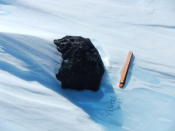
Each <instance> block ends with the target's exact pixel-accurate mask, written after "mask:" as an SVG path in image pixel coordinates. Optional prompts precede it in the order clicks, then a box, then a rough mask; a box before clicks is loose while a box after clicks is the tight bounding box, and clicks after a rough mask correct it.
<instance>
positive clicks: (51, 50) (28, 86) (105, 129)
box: [0, 0, 175, 131]
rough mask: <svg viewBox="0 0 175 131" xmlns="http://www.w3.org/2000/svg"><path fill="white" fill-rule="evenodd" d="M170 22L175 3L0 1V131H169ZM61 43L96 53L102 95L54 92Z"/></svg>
mask: <svg viewBox="0 0 175 131" xmlns="http://www.w3.org/2000/svg"><path fill="white" fill-rule="evenodd" d="M174 16H175V1H174V0H74V1H73V0H0V32H1V33H0V55H1V57H0V118H1V119H0V131H175V110H174V109H175V85H174V83H175V58H174V57H175V37H174V36H175V17H174ZM64 35H82V36H84V37H89V38H91V40H92V42H93V43H94V45H95V46H96V47H97V49H98V50H99V52H100V54H101V56H102V59H103V61H104V63H105V66H106V70H107V71H106V73H105V75H104V78H103V81H102V84H101V90H100V91H98V92H95V93H94V92H91V91H81V92H78V91H72V90H63V89H61V88H60V82H59V81H57V80H56V78H55V73H56V72H57V71H58V69H59V66H60V64H61V61H62V59H61V54H59V53H58V52H57V50H56V48H55V45H54V44H53V42H52V41H53V39H54V38H61V37H63V36H64ZM129 50H132V51H133V52H134V56H135V57H134V59H133V61H132V67H131V69H130V71H129V76H128V80H127V83H126V87H125V88H124V89H119V88H118V87H117V83H118V81H119V79H120V72H121V70H122V65H123V63H124V60H125V58H126V56H127V52H128V51H129Z"/></svg>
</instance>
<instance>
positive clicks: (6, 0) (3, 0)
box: [0, 0, 15, 5]
mask: <svg viewBox="0 0 175 131" xmlns="http://www.w3.org/2000/svg"><path fill="white" fill-rule="evenodd" d="M14 2H15V0H0V4H2V5H10V4H12V3H14Z"/></svg>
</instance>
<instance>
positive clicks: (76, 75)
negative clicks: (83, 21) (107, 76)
mask: <svg viewBox="0 0 175 131" xmlns="http://www.w3.org/2000/svg"><path fill="white" fill-rule="evenodd" d="M54 43H55V44H56V46H57V49H58V51H59V52H61V53H62V57H63V62H62V65H61V68H60V69H59V72H58V73H57V74H56V77H57V79H58V80H60V81H61V83H62V88H70V89H76V90H83V89H88V90H93V91H97V90H98V89H99V88H100V82H101V79H102V76H103V73H104V65H103V62H102V60H101V57H100V55H99V52H98V51H97V49H96V48H95V47H94V45H93V44H92V42H91V41H90V39H87V38H83V37H80V36H65V37H63V38H62V39H57V40H54Z"/></svg>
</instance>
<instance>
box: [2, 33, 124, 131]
mask: <svg viewBox="0 0 175 131" xmlns="http://www.w3.org/2000/svg"><path fill="white" fill-rule="evenodd" d="M0 36H1V37H0V47H1V49H3V51H4V52H6V53H8V54H10V55H12V56H13V57H16V58H17V59H18V60H21V61H23V62H24V63H25V64H26V65H27V66H26V68H27V69H28V70H27V71H25V70H21V69H19V68H18V67H16V66H15V65H13V64H10V63H8V62H6V61H0V70H5V71H7V72H9V73H10V74H13V75H15V76H16V77H19V78H21V79H23V80H26V81H37V82H39V83H41V84H42V85H44V86H45V87H47V88H49V89H51V90H53V91H55V92H57V93H58V94H61V95H62V96H64V97H66V98H67V99H68V100H69V101H71V102H72V103H73V104H75V105H76V106H78V107H79V108H81V109H82V110H84V111H85V112H86V113H87V114H88V116H89V119H92V120H93V121H94V122H96V123H98V124H100V125H102V126H103V127H104V128H105V129H106V130H107V131H117V130H119V131H122V110H121V108H120V102H119V100H118V98H117V95H116V93H115V92H114V90H113V88H112V85H111V82H110V79H109V76H108V73H107V72H106V73H105V74H104V77H103V80H102V83H101V89H100V90H99V91H98V92H93V91H87V90H85V91H75V90H70V89H61V85H60V83H59V82H58V80H57V79H56V78H55V74H53V73H52V74H51V73H50V72H52V71H50V72H49V70H46V67H45V65H42V64H41V63H39V62H37V61H36V59H34V58H33V57H32V56H31V55H30V54H32V55H34V56H36V57H39V58H41V59H43V61H49V62H50V61H51V62H53V63H55V61H54V59H53V58H51V57H49V56H46V55H45V54H44V53H43V52H39V50H36V49H34V48H32V47H31V46H29V45H27V44H25V43H22V42H20V41H18V40H16V39H13V38H12V37H10V36H7V35H3V34H0ZM26 37H27V36H26ZM36 40H37V39H36ZM38 40H39V39H38ZM37 42H38V41H36V43H37ZM34 43H35V42H34ZM55 51H56V48H55ZM51 53H52V52H51ZM54 53H55V52H54ZM43 56H44V57H43ZM55 59H58V58H55ZM53 68H54V67H53Z"/></svg>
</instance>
